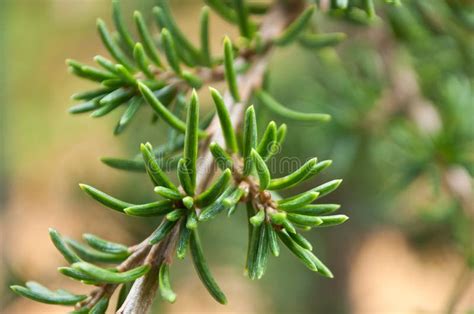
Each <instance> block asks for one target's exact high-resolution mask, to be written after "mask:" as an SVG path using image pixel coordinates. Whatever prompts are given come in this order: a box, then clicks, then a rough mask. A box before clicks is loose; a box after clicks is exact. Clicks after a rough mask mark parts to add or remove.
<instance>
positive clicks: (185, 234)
mask: <svg viewBox="0 0 474 314" xmlns="http://www.w3.org/2000/svg"><path fill="white" fill-rule="evenodd" d="M190 237H191V229H189V228H187V227H186V219H181V225H180V228H179V238H178V243H177V244H176V257H178V258H179V259H184V257H185V256H186V248H187V247H188V244H189V238H190Z"/></svg>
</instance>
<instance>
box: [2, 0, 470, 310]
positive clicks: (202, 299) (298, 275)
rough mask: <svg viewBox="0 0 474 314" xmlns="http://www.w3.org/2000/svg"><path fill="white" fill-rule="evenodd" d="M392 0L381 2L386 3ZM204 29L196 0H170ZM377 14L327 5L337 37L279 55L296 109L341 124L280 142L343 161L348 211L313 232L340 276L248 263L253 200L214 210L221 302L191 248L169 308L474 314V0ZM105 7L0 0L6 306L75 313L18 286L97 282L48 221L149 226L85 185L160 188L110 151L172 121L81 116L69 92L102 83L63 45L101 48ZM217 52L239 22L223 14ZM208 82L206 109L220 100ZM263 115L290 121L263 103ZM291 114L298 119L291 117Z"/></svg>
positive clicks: (114, 235)
mask: <svg viewBox="0 0 474 314" xmlns="http://www.w3.org/2000/svg"><path fill="white" fill-rule="evenodd" d="M380 2H381V1H380ZM171 3H172V5H173V11H174V13H175V15H176V18H177V21H178V23H179V24H180V26H181V27H182V28H183V31H184V32H185V33H186V34H189V35H190V36H191V38H194V39H196V40H197V32H196V26H195V25H196V22H197V20H198V12H199V8H200V6H201V5H202V3H201V2H200V1H171ZM152 6H153V0H133V1H132V0H124V1H123V7H124V10H125V12H126V13H127V15H126V16H128V17H130V19H129V22H131V14H132V12H133V10H134V9H140V10H142V11H143V12H145V15H147V16H149V13H150V11H151V10H150V8H151V7H152ZM378 13H379V15H380V20H378V21H376V22H375V23H374V25H371V26H367V25H362V24H361V23H360V21H359V23H356V22H355V21H353V22H348V21H345V20H342V19H341V18H338V17H336V16H328V15H327V14H322V13H318V15H317V19H318V23H319V26H320V28H321V31H323V32H324V31H344V32H346V33H347V34H348V39H347V40H346V41H345V42H344V43H343V44H341V45H339V46H338V47H337V48H336V49H333V48H327V49H321V50H319V51H309V50H304V49H303V48H301V47H297V46H292V47H290V48H285V49H282V50H280V51H279V52H278V53H277V54H276V55H275V56H274V58H273V60H272V63H271V72H270V90H271V91H272V93H273V94H274V95H275V97H276V98H277V99H278V100H280V101H281V102H282V103H284V104H286V105H287V106H288V107H291V108H294V109H298V110H301V111H307V112H316V111H322V112H327V113H330V114H332V115H333V120H332V122H330V123H329V124H324V125H323V124H317V125H301V124H298V123H289V134H288V138H287V141H286V145H285V146H284V150H283V151H282V154H281V156H283V157H284V156H297V157H299V158H302V159H306V158H308V157H310V156H314V155H316V156H318V157H319V158H320V159H332V160H333V161H334V163H333V166H332V167H331V168H330V169H329V170H328V171H326V173H325V174H324V178H317V179H315V180H314V181H313V182H310V183H308V185H307V186H306V187H308V186H310V185H313V184H315V183H318V182H323V180H324V179H329V178H335V177H340V178H343V179H344V183H343V185H342V186H341V187H340V188H339V190H338V191H337V192H335V193H333V194H332V195H331V196H330V197H329V198H328V199H329V200H330V201H331V202H338V203H341V204H342V205H343V206H342V213H344V214H347V215H349V216H350V217H351V219H350V220H349V221H348V222H347V223H346V224H344V225H342V226H339V227H336V228H330V229H322V230H320V231H319V230H318V231H313V232H311V233H309V234H308V237H309V238H310V240H311V241H312V242H313V243H314V247H315V250H316V252H317V254H318V255H319V256H320V257H321V258H322V259H323V260H324V261H325V263H326V264H327V265H328V266H330V267H331V269H332V270H333V272H334V273H335V279H333V280H328V279H325V278H322V277H319V276H318V275H315V274H313V273H310V272H309V271H307V270H306V268H305V267H304V266H303V265H301V264H300V262H299V261H298V260H297V259H296V258H294V257H293V256H291V255H290V254H289V253H288V252H286V251H285V250H283V251H284V252H283V254H282V256H281V257H280V258H278V259H275V258H271V260H270V262H269V267H268V272H267V274H266V276H265V277H264V279H262V280H261V281H258V282H251V281H249V280H248V279H246V278H245V277H244V276H243V264H244V259H245V257H244V253H243V252H245V246H246V241H247V240H246V227H245V222H244V215H243V214H237V215H236V216H234V217H233V219H227V218H226V217H224V216H223V217H221V218H219V219H217V220H215V221H212V222H210V223H206V225H203V227H202V228H201V229H202V232H203V238H204V239H203V242H204V245H205V247H204V249H205V251H206V254H207V255H208V260H209V262H210V263H211V266H212V269H213V270H214V273H215V275H216V278H217V279H218V281H219V283H220V284H221V286H222V288H223V290H224V291H225V292H226V293H227V295H228V299H229V305H228V306H226V307H222V306H220V305H218V304H216V303H215V302H214V301H213V300H212V299H211V297H210V296H209V295H208V294H207V292H206V291H205V289H204V288H203V286H202V285H201V283H200V282H199V279H198V278H197V277H196V275H195V273H194V270H193V268H192V265H191V264H190V262H189V261H188V260H185V261H184V262H181V261H178V262H176V265H175V267H173V270H172V277H173V281H174V289H175V291H176V292H177V293H178V299H177V302H176V303H175V304H174V305H172V306H170V305H167V304H165V303H163V302H161V301H160V300H158V301H157V302H156V308H155V311H156V312H160V313H192V312H202V313H227V312H229V313H446V312H447V311H451V312H452V313H468V312H469V311H471V313H472V311H474V280H473V271H472V266H473V264H474V262H473V260H474V259H473V239H474V230H473V216H474V201H473V174H474V97H473V83H474V76H473V74H474V40H473V39H474V5H473V3H472V2H471V1H469V0H466V1H461V0H459V1H455V0H451V1H443V0H430V1H421V0H420V1H414V0H412V1H409V0H407V1H404V6H403V7H401V8H393V7H387V6H385V5H380V6H379V7H378ZM97 17H103V18H105V20H106V21H107V22H110V2H109V1H108V0H100V1H98V0H0V103H1V104H0V144H1V146H0V223H1V226H0V230H1V231H0V235H1V245H2V246H1V265H0V312H1V313H5V314H7V313H8V314H10V313H62V312H64V310H65V309H64V308H60V307H55V306H47V305H41V304H38V303H34V302H32V301H30V300H26V299H21V298H17V297H16V296H15V295H13V294H12V293H11V292H10V291H9V289H8V286H9V285H11V284H13V283H19V282H24V281H26V280H28V279H33V280H36V281H40V282H43V283H47V285H48V286H49V287H52V288H57V287H59V286H62V287H66V288H68V289H69V290H71V291H75V292H82V291H85V290H84V289H87V287H83V286H81V285H79V284H76V283H74V282H72V281H71V280H68V279H65V278H63V277H61V276H60V275H59V274H58V273H57V272H56V267H57V266H60V265H62V264H63V259H62V258H61V256H60V255H59V253H58V252H56V250H55V249H54V247H53V245H52V244H51V243H50V241H49V237H48V233H47V229H48V227H50V226H54V227H55V228H57V229H58V230H59V231H60V232H62V233H63V234H66V235H68V236H72V237H76V238H79V237H80V236H81V234H82V233H83V232H91V233H95V234H98V235H100V236H103V237H105V238H109V239H113V240H117V241H122V242H124V243H128V244H133V243H136V242H138V241H139V239H142V238H143V237H144V236H145V235H146V234H148V233H149V232H151V231H152V230H153V226H154V225H155V224H156V223H157V222H156V221H153V220H151V221H150V219H134V218H126V217H122V216H121V215H119V214H117V213H115V212H112V211H109V210H106V209H104V208H103V207H100V206H99V205H97V204H96V203H94V202H92V201H91V200H90V199H89V198H88V197H87V196H85V195H84V194H82V193H81V191H80V189H79V188H78V186H77V184H78V183H79V182H86V183H90V184H92V185H94V186H97V187H99V188H101V189H103V190H105V191H108V192H110V193H111V194H112V195H120V196H121V198H122V199H126V200H129V201H131V202H140V201H146V200H151V199H153V193H152V192H151V189H150V186H149V183H148V181H147V179H145V176H144V175H142V174H130V173H125V172H120V171H118V170H114V169H111V168H108V167H106V166H105V165H103V164H102V163H101V162H100V161H99V157H101V156H122V157H127V156H132V155H133V154H135V153H136V152H137V147H138V145H139V143H141V142H144V141H150V142H152V143H153V144H158V143H160V142H163V141H164V140H165V136H164V134H166V130H165V129H163V128H161V127H160V126H159V125H152V124H149V123H148V121H149V120H150V117H149V116H148V115H149V114H150V113H149V112H145V111H143V112H141V113H140V114H141V117H140V118H139V120H140V122H139V123H138V122H137V121H135V122H134V123H132V125H131V126H130V128H129V129H128V130H127V131H126V132H125V133H124V134H123V135H120V136H119V137H116V136H114V135H113V133H112V130H113V127H114V125H115V123H116V120H117V119H118V116H117V115H116V113H114V114H111V115H110V116H107V117H105V118H101V119H100V120H99V119H92V118H89V117H87V115H84V116H74V117H73V116H71V115H69V114H68V113H67V108H68V106H69V105H70V104H72V101H71V100H70V95H71V94H72V93H74V92H76V91H79V90H83V89H85V88H87V87H89V86H91V85H87V83H85V82H84V81H81V80H78V79H77V78H75V77H73V76H71V75H69V74H68V73H67V70H66V66H65V64H64V60H65V59H66V58H74V59H77V60H80V61H82V62H86V63H92V57H93V56H94V55H96V54H99V53H101V54H105V51H104V49H103V47H102V46H101V45H100V40H99V38H98V36H97V35H96V30H95V19H96V18H97ZM211 27H212V29H213V33H212V35H213V49H214V50H215V51H216V52H217V51H219V48H220V42H221V39H222V36H223V35H224V34H227V33H228V34H231V35H235V31H234V30H233V29H232V28H231V27H230V26H229V25H227V24H226V23H225V22H223V21H222V20H220V19H219V18H218V17H217V16H215V15H211ZM204 94H206V93H203V97H204V98H203V99H204V101H203V105H204V109H203V111H206V110H211V106H210V104H209V102H208V101H205V99H208V98H206V96H205V95H204ZM257 108H258V117H259V121H260V123H261V124H263V123H265V122H268V121H269V120H271V119H274V120H276V121H277V122H280V123H281V122H283V120H282V119H281V118H279V117H277V116H273V115H272V114H271V113H269V112H267V111H266V110H264V109H263V108H260V107H258V104H257ZM285 122H286V121H285Z"/></svg>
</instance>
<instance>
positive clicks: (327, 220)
mask: <svg viewBox="0 0 474 314" xmlns="http://www.w3.org/2000/svg"><path fill="white" fill-rule="evenodd" d="M319 219H321V220H322V223H321V224H320V225H319V226H318V227H332V226H337V225H340V224H342V223H344V222H346V221H347V220H348V219H349V217H347V216H346V215H332V216H320V217H319Z"/></svg>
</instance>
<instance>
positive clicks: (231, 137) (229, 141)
mask: <svg viewBox="0 0 474 314" xmlns="http://www.w3.org/2000/svg"><path fill="white" fill-rule="evenodd" d="M209 90H210V91H211V95H212V99H213V100H214V104H215V106H216V111H217V115H218V116H219V121H220V124H221V129H222V133H223V135H224V140H225V144H226V148H227V149H228V150H229V151H230V152H232V153H236V152H238V151H239V148H238V146H237V138H236V136H235V131H234V128H233V126H232V121H231V120H230V115H229V111H228V110H227V107H226V105H225V103H224V99H223V98H222V96H221V95H220V94H219V92H218V91H217V90H216V89H214V88H212V87H210V88H209Z"/></svg>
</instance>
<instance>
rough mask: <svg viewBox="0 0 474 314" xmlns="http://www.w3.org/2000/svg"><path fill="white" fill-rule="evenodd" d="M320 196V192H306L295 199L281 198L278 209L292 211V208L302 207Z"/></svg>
mask: <svg viewBox="0 0 474 314" xmlns="http://www.w3.org/2000/svg"><path fill="white" fill-rule="evenodd" d="M318 196H319V193H318V192H311V191H310V192H305V193H302V194H301V195H299V196H298V197H296V198H294V199H290V200H288V199H283V200H279V201H278V202H277V203H278V209H279V210H286V211H291V210H292V209H297V208H301V207H302V206H305V205H307V204H309V203H311V202H313V201H314V200H316V199H317V198H318Z"/></svg>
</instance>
